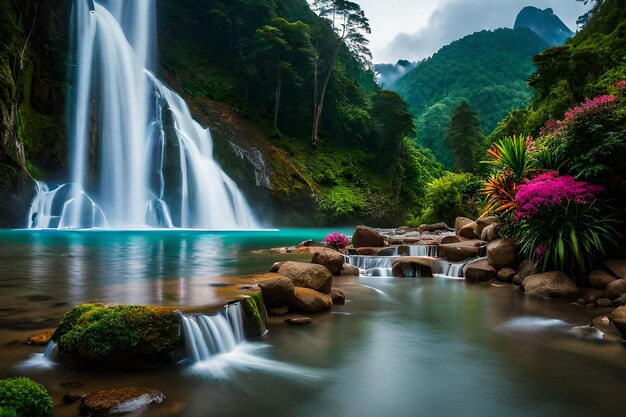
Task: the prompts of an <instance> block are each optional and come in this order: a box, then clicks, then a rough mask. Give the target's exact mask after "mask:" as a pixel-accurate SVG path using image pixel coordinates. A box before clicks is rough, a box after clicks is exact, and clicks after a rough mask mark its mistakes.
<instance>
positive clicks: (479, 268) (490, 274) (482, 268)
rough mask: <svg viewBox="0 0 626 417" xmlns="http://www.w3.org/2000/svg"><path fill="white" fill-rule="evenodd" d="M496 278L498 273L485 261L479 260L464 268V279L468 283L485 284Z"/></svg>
mask: <svg viewBox="0 0 626 417" xmlns="http://www.w3.org/2000/svg"><path fill="white" fill-rule="evenodd" d="M497 278H498V273H497V272H496V270H495V269H494V267H492V266H491V265H489V262H488V261H487V260H486V259H479V260H477V261H474V262H472V263H470V264H468V265H467V267H465V279H466V280H467V281H469V282H487V281H491V280H494V279H497Z"/></svg>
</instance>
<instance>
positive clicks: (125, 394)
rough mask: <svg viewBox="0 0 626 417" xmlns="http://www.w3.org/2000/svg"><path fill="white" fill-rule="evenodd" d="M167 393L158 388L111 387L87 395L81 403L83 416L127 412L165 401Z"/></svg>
mask: <svg viewBox="0 0 626 417" xmlns="http://www.w3.org/2000/svg"><path fill="white" fill-rule="evenodd" d="M164 399H165V395H163V393H162V392H160V391H158V390H156V389H147V388H136V387H128V388H111V389H106V390H103V391H98V392H94V393H91V394H89V395H87V396H86V397H85V398H83V400H82V401H81V403H80V414H81V415H83V416H98V415H116V414H117V415H120V414H127V413H131V412H134V411H137V410H140V409H142V408H144V407H147V406H148V405H151V404H159V403H161V402H163V400H164Z"/></svg>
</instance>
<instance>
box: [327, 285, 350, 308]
mask: <svg viewBox="0 0 626 417" xmlns="http://www.w3.org/2000/svg"><path fill="white" fill-rule="evenodd" d="M328 295H330V298H331V299H332V300H333V305H336V306H342V305H344V304H345V303H346V294H345V293H344V292H343V290H340V289H339V288H331V290H330V293H329V294H328Z"/></svg>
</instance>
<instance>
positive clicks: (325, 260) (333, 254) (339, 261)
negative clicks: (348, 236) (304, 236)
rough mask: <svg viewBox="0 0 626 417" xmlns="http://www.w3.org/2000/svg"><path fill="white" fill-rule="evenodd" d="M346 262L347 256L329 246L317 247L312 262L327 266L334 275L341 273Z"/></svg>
mask: <svg viewBox="0 0 626 417" xmlns="http://www.w3.org/2000/svg"><path fill="white" fill-rule="evenodd" d="M344 262H345V258H344V257H343V255H342V254H340V253H339V252H337V251H336V250H332V249H328V248H315V251H314V252H313V258H312V259H311V263H314V264H318V265H322V266H325V267H326V269H328V271H329V272H330V273H331V274H333V275H339V272H341V267H342V266H343V264H344Z"/></svg>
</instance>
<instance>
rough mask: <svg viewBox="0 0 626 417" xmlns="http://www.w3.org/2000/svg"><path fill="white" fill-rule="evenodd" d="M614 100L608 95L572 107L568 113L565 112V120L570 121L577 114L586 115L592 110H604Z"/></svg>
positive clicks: (614, 98) (613, 97)
mask: <svg viewBox="0 0 626 417" xmlns="http://www.w3.org/2000/svg"><path fill="white" fill-rule="evenodd" d="M615 100H616V97H615V96H612V95H610V94H606V95H603V96H598V97H595V98H594V99H592V100H587V101H586V102H584V103H583V104H581V105H580V106H578V107H574V108H573V109H569V110H568V111H566V112H565V120H568V119H572V118H574V117H576V116H578V115H579V114H582V113H586V112H589V111H591V110H594V109H599V108H604V107H606V106H607V105H608V104H610V103H613V102H614V101H615Z"/></svg>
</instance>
